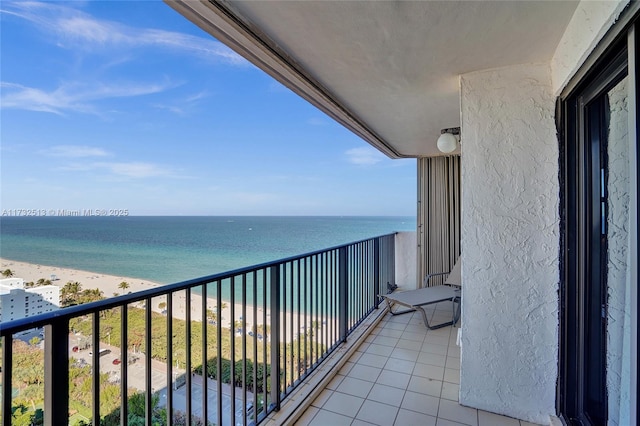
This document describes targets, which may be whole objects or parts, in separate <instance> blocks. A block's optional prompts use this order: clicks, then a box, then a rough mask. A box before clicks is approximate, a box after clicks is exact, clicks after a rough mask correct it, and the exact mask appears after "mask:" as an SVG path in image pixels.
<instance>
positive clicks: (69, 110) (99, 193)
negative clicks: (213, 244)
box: [0, 0, 416, 216]
mask: <svg viewBox="0 0 640 426" xmlns="http://www.w3.org/2000/svg"><path fill="white" fill-rule="evenodd" d="M0 9H1V14H0V18H1V20H2V21H1V23H0V25H1V37H2V38H1V43H2V44H1V51H2V54H1V58H0V59H1V65H0V70H1V75H0V79H1V87H0V89H1V92H0V96H1V99H0V106H1V117H0V118H1V123H0V125H1V130H0V132H1V133H0V136H1V144H0V155H1V159H0V161H1V163H0V165H1V172H0V173H1V174H0V177H1V183H0V185H1V195H0V203H1V208H2V209H3V210H9V209H45V210H51V209H55V210H57V209H128V210H129V212H130V214H133V215H409V216H413V215H415V209H416V207H415V205H416V204H415V194H416V177H415V176H416V165H415V160H390V159H388V158H387V157H385V156H384V155H383V154H381V153H379V152H378V151H377V150H375V149H374V148H372V147H371V146H369V145H368V144H367V143H365V142H364V141H362V140H361V139H360V138H358V137H357V136H355V135H354V134H352V133H351V132H349V131H348V130H346V129H344V128H343V127H342V126H340V125H339V124H337V123H335V122H333V121H332V120H331V119H330V118H329V117H327V116H326V115H325V114H324V113H322V112H321V111H319V110H318V109H316V108H315V107H313V106H312V105H309V104H308V103H307V102H306V101H304V100H302V99H301V98H299V97H298V96H297V95H295V94H294V93H292V92H291V91H290V90H288V89H287V88H285V87H284V86H282V85H281V84H280V83H278V82H276V81H275V80H273V79H272V78H271V77H269V76H267V75H266V74H265V73H263V72H262V71H260V70H259V69H257V68H256V67H254V66H253V65H251V64H249V63H248V62H247V61H245V60H244V59H243V58H241V57H240V56H238V55H237V54H235V53H234V52H233V51H231V50H230V49H228V48H227V47H226V46H224V45H223V44H221V43H219V42H217V41H216V40H215V39H213V38H212V37H211V36H209V35H208V34H206V33H204V32H203V31H201V30H200V29H199V28H197V27H196V26H195V25H193V24H191V23H190V22H189V21H187V20H186V19H185V18H183V17H182V16H181V15H179V14H178V13H177V12H175V11H173V10H172V9H171V8H170V7H168V6H167V5H165V4H164V3H162V2H160V1H101V2H93V1H89V2H80V1H73V2H66V3H63V2H43V3H38V2H15V3H13V2H9V1H4V0H3V1H2V2H1V3H0Z"/></svg>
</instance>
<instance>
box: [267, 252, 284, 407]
mask: <svg viewBox="0 0 640 426" xmlns="http://www.w3.org/2000/svg"><path fill="white" fill-rule="evenodd" d="M270 269H271V277H270V282H269V284H270V287H271V405H272V406H273V409H274V410H275V411H278V410H280V312H281V307H280V285H281V283H280V264H277V265H274V266H271V267H270ZM283 269H284V268H283ZM282 290H283V291H282V293H284V286H283V289H282Z"/></svg>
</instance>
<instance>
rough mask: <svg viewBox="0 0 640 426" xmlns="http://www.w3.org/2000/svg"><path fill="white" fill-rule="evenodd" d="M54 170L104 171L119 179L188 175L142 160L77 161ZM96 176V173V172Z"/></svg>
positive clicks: (107, 174) (178, 177)
mask: <svg viewBox="0 0 640 426" xmlns="http://www.w3.org/2000/svg"><path fill="white" fill-rule="evenodd" d="M54 170H58V171H64V172H101V173H106V176H101V177H102V178H104V177H113V178H117V179H118V180H121V179H123V178H124V179H145V178H158V177H167V178H176V179H187V178H189V176H182V175H179V174H178V172H177V171H176V170H175V169H174V168H172V167H169V166H165V165H162V164H153V163H146V162H142V161H123V162H115V161H114V162H82V163H80V162H78V163H70V164H67V165H64V166H61V167H57V168H55V169H54ZM96 176H97V173H96Z"/></svg>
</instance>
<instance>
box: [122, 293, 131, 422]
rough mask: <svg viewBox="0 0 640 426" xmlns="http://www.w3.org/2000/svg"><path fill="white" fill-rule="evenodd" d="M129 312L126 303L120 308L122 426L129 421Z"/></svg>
mask: <svg viewBox="0 0 640 426" xmlns="http://www.w3.org/2000/svg"><path fill="white" fill-rule="evenodd" d="M128 320H129V318H128V310H127V304H126V303H125V304H124V305H122V306H121V307H120V398H121V399H120V426H127V425H128V423H129V421H128V417H129V400H128V398H127V395H128V394H129V392H128V377H127V375H128V374H129V350H128V348H129V346H128V343H129V336H128V333H127V324H128Z"/></svg>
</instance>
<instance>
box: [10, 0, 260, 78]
mask: <svg viewBox="0 0 640 426" xmlns="http://www.w3.org/2000/svg"><path fill="white" fill-rule="evenodd" d="M0 13H3V14H7V15H12V16H16V17H19V18H22V19H25V20H27V21H29V22H32V23H33V24H34V26H35V27H36V28H37V29H39V30H41V31H43V32H45V33H46V34H48V35H51V36H52V41H54V42H55V43H56V44H57V45H58V46H60V47H66V48H73V49H85V50H87V51H90V52H96V51H98V50H99V49H100V48H110V47H118V48H119V49H122V48H126V47H129V48H138V47H159V48H168V49H171V50H177V51H179V52H184V53H189V54H193V55H197V56H199V57H202V58H206V59H213V60H216V61H221V62H224V63H227V64H231V65H242V66H244V65H248V64H249V62H247V61H246V60H245V59H244V58H242V57H241V56H240V55H238V54H237V53H235V52H234V51H232V50H231V49H229V48H228V47H227V46H225V45H224V44H222V43H220V42H218V41H216V40H213V39H211V38H204V37H197V36H192V35H190V34H184V33H179V32H174V31H165V30H158V29H153V28H135V27H130V26H127V25H124V24H121V23H119V22H115V21H107V20H100V19H96V18H94V17H93V16H91V15H90V14H88V13H85V12H83V11H80V10H78V9H74V8H71V7H67V6H63V5H61V4H58V3H42V2H28V1H24V2H6V1H3V2H2V5H1V6H0Z"/></svg>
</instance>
